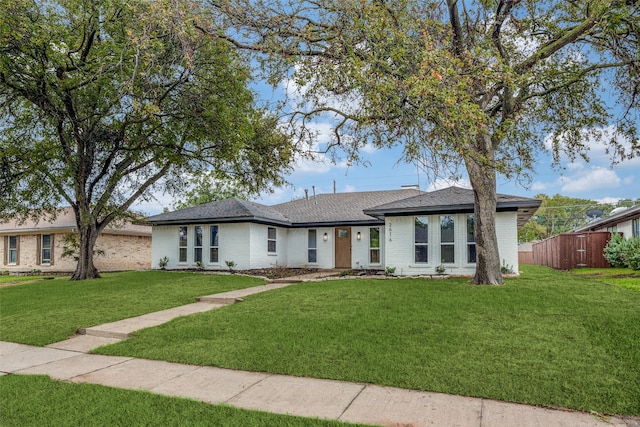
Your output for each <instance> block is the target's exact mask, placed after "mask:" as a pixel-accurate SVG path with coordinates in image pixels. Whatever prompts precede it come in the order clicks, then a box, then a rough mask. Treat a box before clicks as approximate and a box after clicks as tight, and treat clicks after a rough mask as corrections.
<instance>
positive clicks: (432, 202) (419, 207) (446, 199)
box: [364, 187, 542, 227]
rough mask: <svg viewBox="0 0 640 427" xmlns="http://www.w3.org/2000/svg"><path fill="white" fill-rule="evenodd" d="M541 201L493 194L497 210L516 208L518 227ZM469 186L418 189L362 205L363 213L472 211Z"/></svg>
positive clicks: (408, 213) (379, 215) (404, 213)
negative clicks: (399, 197) (392, 199)
mask: <svg viewBox="0 0 640 427" xmlns="http://www.w3.org/2000/svg"><path fill="white" fill-rule="evenodd" d="M540 203H542V202H541V201H540V200H537V199H530V198H527V197H519V196H509V195H506V194H497V207H496V210H497V211H498V212H504V211H517V212H518V227H522V226H523V225H524V224H525V223H526V222H527V221H528V220H529V218H531V215H533V213H534V212H535V211H536V210H537V209H538V207H539V206H540ZM473 204H474V198H473V190H469V189H466V188H460V187H449V188H444V189H442V190H436V191H431V192H428V193H421V194H419V195H417V196H414V197H410V198H406V199H402V200H398V201H395V202H391V203H386V204H383V205H379V206H375V207H372V208H369V209H365V210H364V213H365V214H368V215H371V216H376V217H383V216H386V215H416V214H437V213H465V212H466V213H472V212H473Z"/></svg>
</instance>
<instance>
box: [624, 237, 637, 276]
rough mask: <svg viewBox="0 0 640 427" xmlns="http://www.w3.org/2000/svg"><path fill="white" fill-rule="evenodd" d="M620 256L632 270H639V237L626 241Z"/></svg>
mask: <svg viewBox="0 0 640 427" xmlns="http://www.w3.org/2000/svg"><path fill="white" fill-rule="evenodd" d="M622 256H623V258H624V260H625V262H626V264H627V267H629V268H630V269H632V270H640V237H633V238H631V239H627V240H626V242H625V245H624V248H623V250H622Z"/></svg>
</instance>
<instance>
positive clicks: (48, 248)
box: [40, 234, 53, 265]
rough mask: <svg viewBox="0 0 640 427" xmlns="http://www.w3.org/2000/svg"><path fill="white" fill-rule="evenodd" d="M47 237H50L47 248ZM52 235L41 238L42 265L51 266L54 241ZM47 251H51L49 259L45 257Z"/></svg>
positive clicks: (43, 235)
mask: <svg viewBox="0 0 640 427" xmlns="http://www.w3.org/2000/svg"><path fill="white" fill-rule="evenodd" d="M45 236H48V237H49V244H48V245H47V246H45V244H44V238H45ZM52 240H53V239H52V235H51V234H42V235H41V236H40V264H42V265H51V241H52ZM45 251H49V257H48V258H47V257H45V256H44V254H45Z"/></svg>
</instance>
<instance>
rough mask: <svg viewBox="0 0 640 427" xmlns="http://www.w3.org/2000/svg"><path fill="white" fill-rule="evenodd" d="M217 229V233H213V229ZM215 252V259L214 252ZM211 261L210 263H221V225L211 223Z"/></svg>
mask: <svg viewBox="0 0 640 427" xmlns="http://www.w3.org/2000/svg"><path fill="white" fill-rule="evenodd" d="M214 229H215V231H216V234H215V236H214V235H213V230H214ZM214 253H215V255H216V256H215V259H214V256H213V254H214ZM209 263H210V264H218V263H220V226H219V225H211V226H209Z"/></svg>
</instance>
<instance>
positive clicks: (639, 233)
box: [631, 218, 640, 237]
mask: <svg viewBox="0 0 640 427" xmlns="http://www.w3.org/2000/svg"><path fill="white" fill-rule="evenodd" d="M631 235H632V236H633V237H640V218H636V219H634V220H632V221H631Z"/></svg>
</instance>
